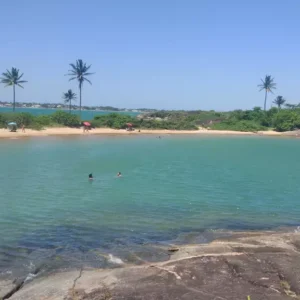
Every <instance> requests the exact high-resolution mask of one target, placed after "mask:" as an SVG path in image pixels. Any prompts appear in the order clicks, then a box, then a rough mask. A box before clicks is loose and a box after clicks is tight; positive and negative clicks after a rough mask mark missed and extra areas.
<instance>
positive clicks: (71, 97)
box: [0, 59, 298, 113]
mask: <svg viewBox="0 0 300 300" xmlns="http://www.w3.org/2000/svg"><path fill="white" fill-rule="evenodd" d="M69 66H70V67H71V68H70V70H69V71H68V74H66V76H69V77H70V78H69V81H71V80H77V82H78V88H79V111H80V113H81V108H82V86H83V83H84V82H85V81H86V82H88V83H89V84H92V82H91V81H90V80H89V79H88V78H87V77H88V76H90V75H93V74H94V73H90V72H89V70H90V68H91V65H87V64H86V63H85V62H83V60H82V59H77V60H76V63H75V64H73V63H71V64H69ZM23 75H24V73H22V74H20V70H19V69H17V68H14V67H12V68H11V70H6V72H4V73H2V77H1V78H0V80H1V83H3V84H5V86H12V87H13V111H15V109H16V90H15V89H16V86H18V87H21V88H24V87H23V84H24V83H27V82H28V81H26V80H24V79H23ZM276 86H277V84H276V83H275V80H274V78H273V77H272V76H271V75H266V76H265V78H264V79H261V83H260V84H259V85H258V88H259V91H264V92H265V97H264V111H266V106H267V98H268V94H269V93H273V91H274V90H275V89H276ZM62 98H63V100H64V102H65V103H66V104H68V105H69V111H70V112H71V109H72V101H76V99H77V94H76V93H74V92H73V91H72V89H69V90H68V91H67V92H65V93H63V96H62ZM273 103H274V104H276V105H277V106H278V108H279V109H280V108H281V106H282V105H284V104H285V105H286V107H288V108H293V107H298V106H297V105H294V104H289V103H286V100H285V99H284V97H283V96H280V95H279V96H277V97H276V98H275V100H274V101H273Z"/></svg>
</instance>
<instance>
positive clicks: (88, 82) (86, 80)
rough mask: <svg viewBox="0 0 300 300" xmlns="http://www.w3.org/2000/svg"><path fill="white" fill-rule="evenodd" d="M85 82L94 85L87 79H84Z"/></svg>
mask: <svg viewBox="0 0 300 300" xmlns="http://www.w3.org/2000/svg"><path fill="white" fill-rule="evenodd" d="M83 81H87V82H88V83H89V84H90V85H92V83H91V81H90V80H88V79H87V78H84V79H83Z"/></svg>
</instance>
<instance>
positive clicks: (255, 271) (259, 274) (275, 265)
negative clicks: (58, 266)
mask: <svg viewBox="0 0 300 300" xmlns="http://www.w3.org/2000/svg"><path fill="white" fill-rule="evenodd" d="M177 248H179V250H178V251H177ZM177 248H176V251H172V252H170V253H171V256H170V259H169V260H168V261H166V262H159V263H153V264H145V265H142V266H124V267H122V268H117V269H112V270H108V269H106V270H103V269H99V270H86V269H81V270H76V271H70V272H64V273H57V274H52V275H49V276H47V277H41V278H36V279H35V280H33V281H32V282H30V283H28V284H25V285H24V286H23V287H22V288H21V289H20V290H19V291H17V292H16V293H14V294H13V295H11V297H9V299H11V300H25V299H26V300H27V299H31V300H50V299H51V300H58V299H63V300H109V299H130V300H131V299H132V300H133V299H139V300H142V299H147V300H157V299H161V300H167V299H168V300H175V299H183V300H185V299H186V300H191V299H208V300H235V299H236V300H237V299H241V300H242V299H245V300H246V299H247V296H250V297H251V300H258V299H264V300H268V299H272V300H277V299H280V300H285V299H286V300H288V299H300V234H298V233H274V232H264V233H246V234H243V233H240V234H234V235H233V236H232V237H231V238H227V239H219V240H216V241H214V242H212V243H210V244H206V245H187V246H180V247H177ZM172 249H175V247H173V248H172Z"/></svg>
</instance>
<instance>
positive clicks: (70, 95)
mask: <svg viewBox="0 0 300 300" xmlns="http://www.w3.org/2000/svg"><path fill="white" fill-rule="evenodd" d="M63 99H64V101H65V103H66V104H67V103H69V113H71V109H72V101H75V100H76V99H77V95H76V94H75V93H73V92H72V90H68V91H67V92H66V93H63Z"/></svg>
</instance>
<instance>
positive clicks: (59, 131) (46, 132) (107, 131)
mask: <svg viewBox="0 0 300 300" xmlns="http://www.w3.org/2000/svg"><path fill="white" fill-rule="evenodd" d="M148 134H149V135H193V136H203V135H215V136H217V135H221V136H224V135H235V136H236V135H239V136H249V135H252V136H298V132H296V131H295V132H289V133H286V132H276V131H258V132H242V131H229V130H207V129H204V128H200V129H199V130H161V129H157V130H154V129H153V130H152V129H151V130H150V129H141V130H140V131H139V130H135V131H126V130H124V129H120V130H119V129H111V128H95V129H92V130H90V131H89V132H83V129H82V128H68V127H55V128H45V129H43V130H33V129H26V132H25V133H24V132H22V131H21V130H20V129H19V130H18V131H17V132H10V131H9V130H7V129H0V138H8V139H10V138H22V137H47V136H89V135H102V136H105V135H114V136H133V135H148Z"/></svg>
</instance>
